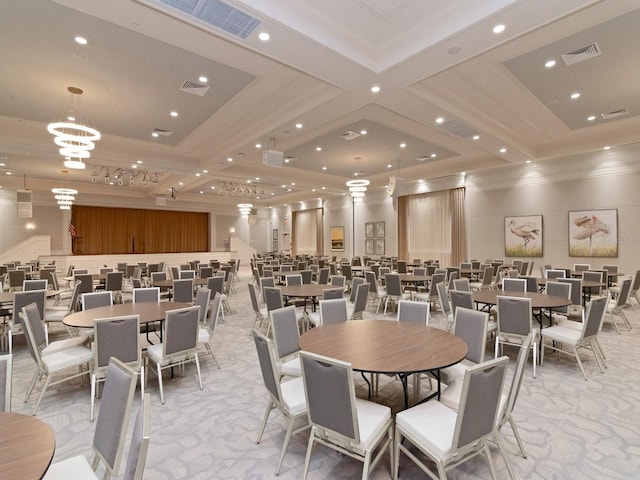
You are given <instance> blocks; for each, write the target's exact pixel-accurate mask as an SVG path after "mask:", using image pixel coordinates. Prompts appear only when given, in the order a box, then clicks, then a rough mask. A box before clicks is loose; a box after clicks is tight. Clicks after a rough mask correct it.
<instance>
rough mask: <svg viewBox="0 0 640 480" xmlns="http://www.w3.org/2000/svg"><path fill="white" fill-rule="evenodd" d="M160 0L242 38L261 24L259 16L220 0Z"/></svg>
mask: <svg viewBox="0 0 640 480" xmlns="http://www.w3.org/2000/svg"><path fill="white" fill-rule="evenodd" d="M160 2H162V3H164V4H165V5H167V6H169V7H172V8H174V9H177V10H179V11H181V12H184V13H186V14H187V15H190V16H192V17H194V18H197V19H198V20H201V21H202V22H204V23H207V24H209V25H211V26H213V27H216V28H219V29H220V30H222V31H224V32H226V33H229V34H231V35H233V36H234V37H238V38H242V39H246V38H247V37H248V36H249V35H251V32H253V31H254V30H255V29H256V27H257V26H258V25H260V20H258V19H257V18H253V17H252V16H250V15H247V14H246V13H244V12H241V11H240V10H238V9H237V8H233V7H232V6H231V5H228V4H226V3H225V2H221V1H220V0H188V1H184V0H160Z"/></svg>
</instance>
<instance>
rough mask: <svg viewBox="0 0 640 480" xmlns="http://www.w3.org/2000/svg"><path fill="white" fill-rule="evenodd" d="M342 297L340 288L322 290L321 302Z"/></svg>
mask: <svg viewBox="0 0 640 480" xmlns="http://www.w3.org/2000/svg"><path fill="white" fill-rule="evenodd" d="M343 297H344V289H343V288H342V287H340V288H325V289H324V290H322V300H333V299H336V298H343Z"/></svg>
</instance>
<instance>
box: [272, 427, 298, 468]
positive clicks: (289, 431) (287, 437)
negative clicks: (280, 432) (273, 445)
mask: <svg viewBox="0 0 640 480" xmlns="http://www.w3.org/2000/svg"><path fill="white" fill-rule="evenodd" d="M294 422H295V417H291V418H290V419H289V426H288V427H287V434H286V435H285V436H284V443H283V444H282V452H280V460H278V466H277V467H276V476H277V475H279V474H280V468H281V467H282V462H283V460H284V454H285V453H287V446H288V445H289V440H291V434H292V433H293V423H294Z"/></svg>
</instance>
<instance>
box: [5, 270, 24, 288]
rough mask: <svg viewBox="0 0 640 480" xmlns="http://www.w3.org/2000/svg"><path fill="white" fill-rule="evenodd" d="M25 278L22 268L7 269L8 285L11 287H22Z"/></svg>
mask: <svg viewBox="0 0 640 480" xmlns="http://www.w3.org/2000/svg"><path fill="white" fill-rule="evenodd" d="M25 278H26V275H25V272H24V270H9V286H10V287H12V288H15V287H22V284H23V283H24V280H25Z"/></svg>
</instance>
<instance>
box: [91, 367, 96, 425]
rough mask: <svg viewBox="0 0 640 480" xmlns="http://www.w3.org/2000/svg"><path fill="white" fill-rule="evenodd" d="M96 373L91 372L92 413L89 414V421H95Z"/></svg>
mask: <svg viewBox="0 0 640 480" xmlns="http://www.w3.org/2000/svg"><path fill="white" fill-rule="evenodd" d="M96 380H97V379H96V374H95V373H92V374H91V414H90V415H89V421H90V422H93V412H94V407H95V403H96Z"/></svg>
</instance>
